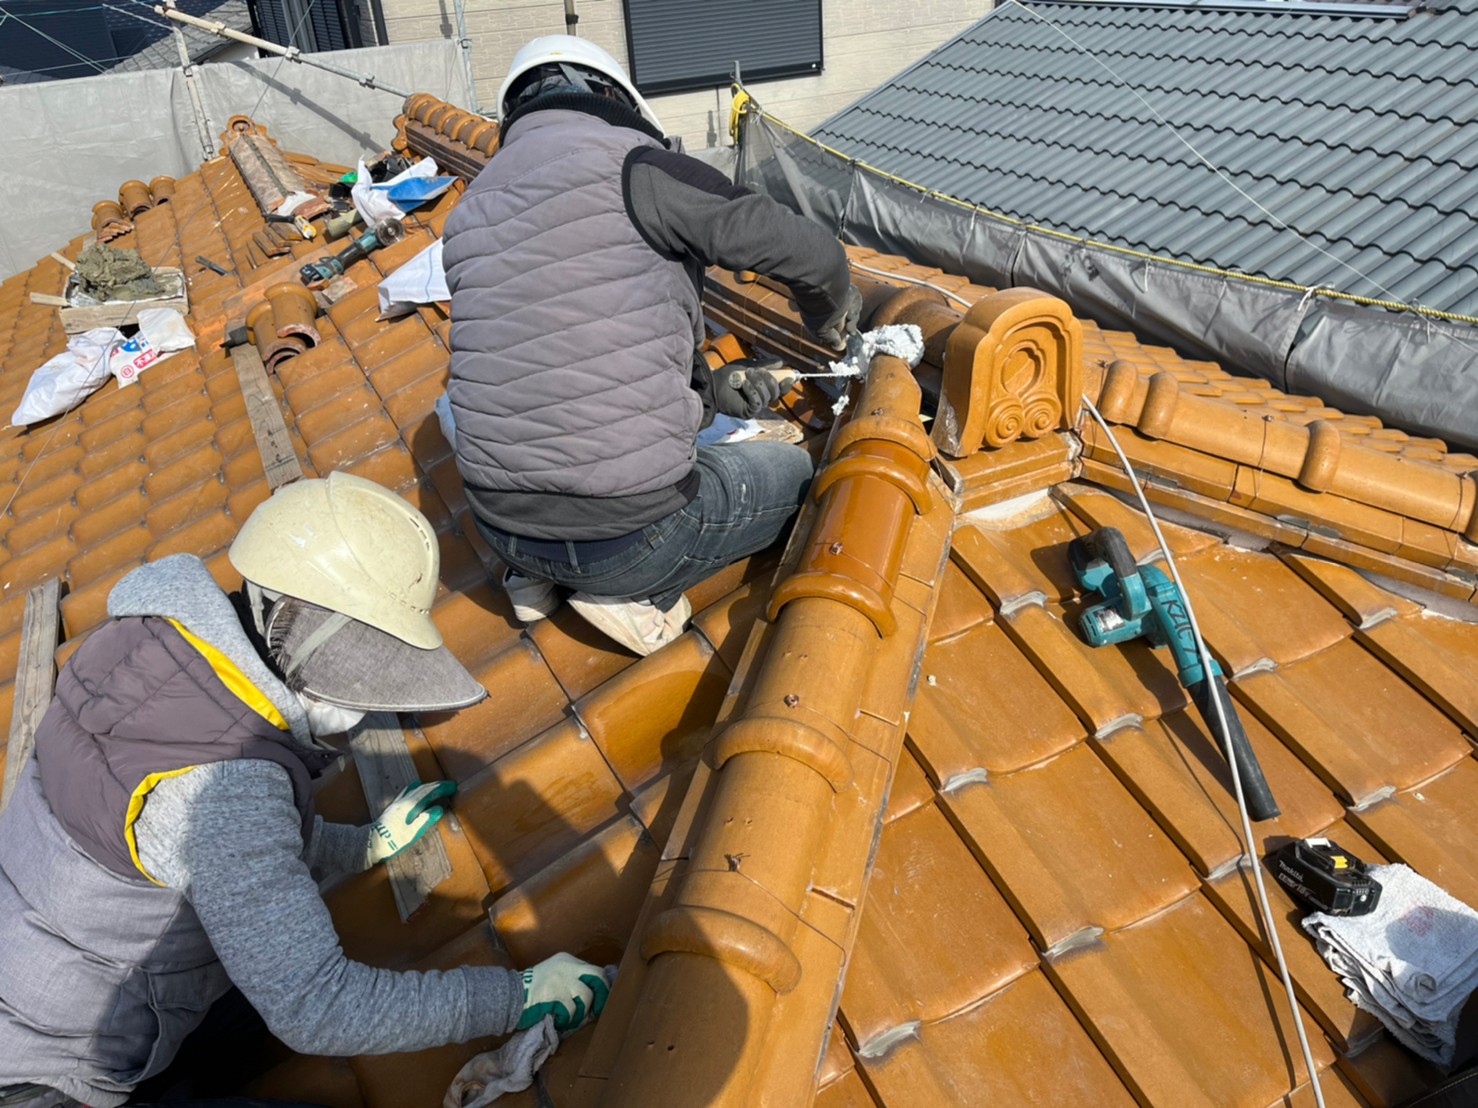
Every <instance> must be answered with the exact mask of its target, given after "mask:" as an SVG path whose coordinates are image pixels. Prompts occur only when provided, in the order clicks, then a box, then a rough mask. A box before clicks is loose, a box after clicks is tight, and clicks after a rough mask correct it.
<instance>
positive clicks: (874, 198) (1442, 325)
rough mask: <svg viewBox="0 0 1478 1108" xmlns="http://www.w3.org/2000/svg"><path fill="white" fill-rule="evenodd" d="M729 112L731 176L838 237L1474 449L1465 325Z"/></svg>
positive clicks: (1473, 360) (1476, 436)
mask: <svg viewBox="0 0 1478 1108" xmlns="http://www.w3.org/2000/svg"><path fill="white" fill-rule="evenodd" d="M743 119H744V124H743V127H744V129H743V134H742V138H741V142H740V154H739V161H738V170H737V173H736V178H735V179H736V180H737V181H738V182H739V183H740V184H744V185H748V186H749V187H750V188H753V189H755V190H756V191H758V192H763V193H766V194H768V195H770V196H773V197H774V198H775V199H776V200H779V201H781V202H782V203H784V204H787V205H788V206H790V207H792V208H794V209H795V210H796V211H798V212H801V213H802V214H804V215H806V216H809V217H810V218H812V219H814V220H816V221H817V222H818V223H821V224H824V225H825V226H827V227H831V228H833V229H834V230H835V231H836V233H837V235H838V236H839V237H841V239H842V240H843V241H844V242H850V243H853V244H856V245H859V246H867V247H871V248H872V249H874V250H878V251H880V252H883V253H889V254H903V255H907V256H908V257H910V258H912V259H913V260H914V261H916V262H918V263H920V264H923V265H931V266H937V267H938V268H939V269H942V270H945V271H946V272H949V273H956V274H960V275H962V276H965V277H968V278H970V280H972V281H974V282H976V283H978V284H984V285H990V286H993V287H996V288H1009V287H1012V286H1019V285H1027V286H1032V287H1035V288H1039V289H1042V290H1044V291H1047V292H1050V293H1052V294H1053V295H1055V296H1060V297H1062V299H1064V300H1066V301H1067V302H1068V303H1069V304H1071V305H1072V307H1073V310H1074V311H1075V312H1077V313H1078V314H1080V315H1082V316H1084V317H1085V318H1088V319H1092V320H1093V321H1095V322H1096V323H1099V324H1100V325H1102V326H1105V327H1110V328H1116V329H1122V330H1129V331H1133V332H1135V333H1136V334H1138V335H1140V336H1141V337H1143V338H1145V339H1148V340H1151V341H1154V342H1162V343H1165V344H1166V345H1168V346H1171V347H1174V348H1175V349H1176V350H1177V351H1179V352H1180V353H1181V354H1182V355H1183V356H1186V357H1191V358H1207V359H1211V360H1214V361H1217V362H1220V363H1221V364H1222V365H1224V366H1225V367H1226V368H1227V369H1228V370H1229V371H1231V372H1237V373H1251V374H1255V375H1257V376H1259V377H1263V378H1265V379H1267V380H1269V381H1271V382H1273V384H1275V385H1277V386H1278V387H1279V388H1281V389H1284V390H1286V391H1289V392H1301V393H1317V394H1318V395H1319V396H1320V397H1321V398H1322V399H1324V400H1325V401H1327V402H1328V403H1330V404H1331V405H1335V406H1337V407H1339V408H1341V409H1343V410H1345V411H1349V412H1359V413H1366V414H1370V415H1375V416H1379V417H1380V418H1381V419H1382V420H1384V421H1385V422H1387V423H1389V424H1391V425H1393V426H1396V427H1401V428H1403V429H1405V430H1407V431H1413V432H1420V433H1424V434H1432V435H1437V436H1439V437H1441V438H1444V439H1446V440H1447V441H1448V442H1449V443H1450V444H1452V445H1453V446H1455V447H1463V448H1466V449H1475V448H1478V328H1475V327H1471V326H1468V325H1465V324H1461V323H1448V322H1443V321H1440V320H1435V319H1427V318H1424V317H1421V316H1418V315H1415V314H1398V313H1393V312H1388V311H1385V310H1383V309H1379V308H1371V307H1362V306H1359V305H1355V304H1351V303H1348V302H1344V301H1339V300H1330V299H1328V298H1326V297H1321V296H1318V295H1314V294H1304V293H1302V292H1299V291H1295V290H1289V289H1282V288H1275V287H1271V286H1268V285H1262V284H1257V283H1253V282H1249V281H1244V280H1238V279H1237V278H1235V277H1233V276H1228V275H1225V274H1218V273H1209V272H1200V271H1197V270H1192V269H1187V268H1185V267H1183V266H1176V265H1172V264H1167V263H1164V262H1159V261H1156V260H1152V259H1144V258H1138V257H1134V256H1131V255H1128V254H1123V253H1119V252H1116V251H1113V250H1106V249H1103V248H1100V247H1096V246H1091V245H1088V244H1086V243H1082V242H1078V241H1074V240H1070V239H1064V238H1059V237H1057V236H1055V235H1050V234H1044V233H1042V232H1040V231H1036V230H1032V229H1030V228H1027V227H1024V226H1021V225H1019V224H1014V223H1012V222H1010V221H1007V220H1001V219H995V218H992V217H990V216H988V215H984V214H982V213H980V212H978V211H977V210H975V209H973V208H970V207H968V206H964V205H961V204H957V203H954V202H952V201H950V200H947V199H944V198H943V197H940V196H938V195H933V194H927V193H924V192H921V191H919V190H918V189H915V188H910V187H909V186H907V185H904V184H901V183H899V182H896V181H893V180H890V179H889V178H887V177H886V176H884V175H882V174H879V173H876V172H874V171H872V170H869V169H866V168H864V167H862V166H859V165H858V164H857V163H855V162H853V161H850V160H849V159H847V158H844V157H839V156H838V155H835V154H832V153H830V152H828V151H826V150H824V149H822V148H820V147H818V146H817V145H815V144H814V143H811V142H809V141H807V140H805V139H804V138H801V137H799V136H797V135H795V134H793V133H791V132H789V131H786V130H784V129H782V128H779V127H775V126H773V125H772V124H771V123H770V122H769V121H768V120H767V119H766V118H765V117H764V116H763V115H762V114H759V113H756V112H749V113H746V114H745V115H744V117H743Z"/></svg>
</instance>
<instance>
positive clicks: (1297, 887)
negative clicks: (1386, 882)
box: [1268, 839, 1380, 916]
mask: <svg viewBox="0 0 1478 1108" xmlns="http://www.w3.org/2000/svg"><path fill="white" fill-rule="evenodd" d="M1268 864H1269V865H1270V866H1271V867H1272V870H1273V876H1274V877H1276V878H1277V879H1278V884H1280V885H1282V886H1283V887H1284V888H1285V889H1287V890H1288V891H1289V893H1291V894H1292V895H1293V897H1294V899H1296V900H1298V901H1300V902H1301V903H1303V904H1305V905H1307V906H1308V907H1311V908H1314V909H1316V910H1318V911H1320V912H1323V913H1324V914H1325V915H1330V916H1363V915H1366V914H1367V913H1370V912H1373V911H1375V907H1376V905H1377V904H1379V903H1380V882H1379V881H1377V880H1376V879H1375V878H1374V877H1371V876H1370V874H1369V873H1368V872H1367V867H1366V865H1365V863H1364V862H1362V861H1360V859H1359V858H1356V857H1355V856H1354V855H1353V854H1351V853H1350V852H1349V851H1348V850H1345V849H1343V848H1342V847H1341V846H1340V845H1339V844H1338V843H1335V842H1332V841H1331V840H1329V839H1295V840H1294V841H1293V842H1291V843H1289V844H1288V845H1287V846H1284V847H1280V848H1279V849H1278V850H1276V851H1274V852H1273V854H1272V855H1270V856H1269V858H1268Z"/></svg>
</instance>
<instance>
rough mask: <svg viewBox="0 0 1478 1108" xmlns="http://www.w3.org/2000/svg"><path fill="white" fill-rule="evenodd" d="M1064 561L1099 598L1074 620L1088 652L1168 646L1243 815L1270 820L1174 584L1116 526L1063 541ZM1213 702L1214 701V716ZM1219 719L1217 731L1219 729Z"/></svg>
mask: <svg viewBox="0 0 1478 1108" xmlns="http://www.w3.org/2000/svg"><path fill="white" fill-rule="evenodd" d="M1068 558H1069V559H1070V560H1071V562H1072V566H1073V575H1074V576H1075V577H1076V578H1077V579H1078V584H1079V585H1081V586H1082V587H1083V589H1084V590H1086V591H1087V592H1090V593H1096V594H1098V595H1099V596H1101V597H1103V600H1102V601H1101V602H1100V603H1097V604H1093V605H1091V606H1090V607H1089V608H1088V609H1087V610H1086V611H1085V612H1083V614H1082V616H1081V617H1079V620H1078V624H1079V626H1080V627H1081V628H1082V630H1083V637H1084V638H1085V639H1087V640H1088V642H1089V643H1090V644H1091V645H1093V646H1107V645H1109V644H1110V643H1121V642H1129V641H1130V640H1132V639H1139V638H1143V639H1148V640H1149V642H1150V645H1151V646H1168V647H1170V653H1171V655H1172V656H1173V657H1174V658H1175V669H1176V672H1177V675H1178V676H1179V677H1180V683H1181V684H1182V685H1184V686H1185V687H1186V691H1188V692H1189V693H1190V694H1191V699H1192V700H1193V701H1195V703H1196V707H1197V708H1198V709H1199V710H1200V712H1201V718H1202V719H1203V720H1205V721H1206V726H1207V727H1208V728H1209V729H1210V731H1211V734H1212V735H1213V736H1214V737H1215V738H1216V739H1217V740H1218V741H1219V742H1220V743H1221V744H1222V749H1223V751H1224V752H1228V751H1229V753H1227V757H1228V759H1229V760H1230V758H1231V757H1232V756H1233V755H1235V757H1236V761H1237V768H1238V769H1239V770H1240V775H1241V778H1242V794H1243V796H1244V797H1245V798H1246V800H1247V811H1248V814H1250V815H1251V816H1252V818H1253V819H1254V820H1259V821H1261V820H1267V819H1272V818H1274V817H1275V816H1277V815H1278V804H1277V801H1275V800H1274V799H1273V794H1272V791H1271V790H1270V789H1269V788H1268V782H1267V779H1266V778H1264V777H1263V774H1262V766H1260V765H1258V762H1257V755H1256V754H1254V753H1253V752H1252V744H1251V743H1249V742H1248V741H1247V732H1246V731H1244V730H1243V729H1242V720H1241V718H1240V717H1239V716H1238V715H1237V708H1236V705H1235V704H1233V702H1232V698H1231V697H1230V696H1229V695H1228V694H1227V687H1226V682H1225V681H1224V680H1223V679H1222V673H1221V667H1220V666H1218V665H1217V664H1216V660H1215V659H1214V658H1210V657H1208V658H1207V661H1209V662H1210V663H1211V671H1210V673H1207V672H1206V670H1205V668H1204V667H1203V666H1202V665H1201V654H1200V651H1198V650H1197V649H1196V636H1195V633H1194V632H1193V631H1192V630H1191V620H1190V616H1189V615H1187V614H1186V607H1185V598H1184V597H1183V596H1181V593H1180V589H1178V588H1177V587H1176V585H1175V582H1174V581H1172V580H1171V579H1170V578H1169V577H1168V576H1167V575H1166V574H1165V573H1164V571H1163V570H1161V569H1159V568H1158V567H1157V566H1141V565H1139V564H1137V563H1136V562H1135V561H1134V555H1133V554H1131V553H1130V552H1129V544H1128V543H1127V542H1125V541H1124V535H1123V533H1122V532H1121V531H1119V529H1118V528H1116V527H1101V528H1099V529H1098V530H1097V531H1094V532H1092V533H1091V534H1088V535H1084V536H1083V537H1082V538H1080V539H1073V541H1072V542H1070V543H1068ZM1213 697H1215V698H1216V701H1219V702H1220V703H1221V707H1222V710H1221V712H1220V713H1218V712H1217V710H1216V701H1213V699H1212V698H1213ZM1223 717H1224V718H1225V719H1226V728H1225V730H1223V728H1222V725H1221V720H1222V718H1223Z"/></svg>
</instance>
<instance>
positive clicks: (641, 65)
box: [626, 0, 822, 95]
mask: <svg viewBox="0 0 1478 1108" xmlns="http://www.w3.org/2000/svg"><path fill="white" fill-rule="evenodd" d="M626 41H627V43H628V44H629V45H630V52H631V77H632V80H633V81H634V82H635V83H636V87H637V88H638V89H640V90H641V91H642V93H643V94H644V95H645V94H649V93H660V92H681V91H683V90H685V89H699V88H716V87H718V86H720V85H725V84H728V82H729V79H730V77H731V76H732V74H733V71H734V63H735V61H737V62H738V63H739V67H740V71H741V72H742V74H743V76H744V79H745V80H747V81H755V80H761V79H768V78H775V77H802V76H807V75H811V74H816V73H820V72H821V60H822V59H821V0H744V2H742V3H734V2H733V0H626Z"/></svg>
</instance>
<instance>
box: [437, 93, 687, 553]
mask: <svg viewBox="0 0 1478 1108" xmlns="http://www.w3.org/2000/svg"><path fill="white" fill-rule="evenodd" d="M659 145H660V143H659V142H658V141H657V140H656V139H653V138H651V137H649V136H648V135H645V134H642V133H641V132H639V131H636V130H633V129H630V128H627V127H619V126H613V125H612V124H610V123H607V122H605V121H603V120H601V119H597V118H595V117H594V116H591V115H587V114H585V113H583V112H578V111H569V110H563V109H546V110H543V111H535V112H531V113H530V114H528V115H526V116H524V117H522V118H521V119H519V120H517V121H516V122H515V124H514V126H513V127H511V128H510V130H509V133H508V135H507V138H506V141H505V142H504V144H503V146H502V148H501V149H500V150H499V151H498V153H497V155H496V156H495V157H494V158H493V159H492V161H491V162H489V164H488V167H487V168H486V169H485V170H483V172H482V173H481V174H480V175H479V176H478V178H477V179H476V180H475V181H474V182H473V183H472V185H471V186H470V187H469V188H468V190H467V193H466V195H465V196H463V197H462V200H461V202H460V203H458V205H457V207H456V209H455V210H454V211H453V212H452V215H451V217H450V218H449V219H448V220H447V225H446V246H445V253H444V261H445V265H446V272H447V284H448V286H449V287H450V288H451V291H452V334H451V346H452V358H451V383H450V386H449V387H448V393H449V395H450V399H451V405H452V410H453V412H454V414H455V416H456V425H457V431H456V438H457V442H456V452H457V464H458V466H459V467H460V469H461V473H462V476H463V479H464V480H465V481H466V483H467V485H468V486H469V492H470V493H472V494H473V495H472V499H473V503H474V507H477V506H479V503H480V502H479V498H478V497H477V495H476V492H477V490H479V489H481V490H493V491H495V492H497V493H501V494H518V493H526V494H531V495H530V497H529V500H528V503H530V504H531V505H533V504H535V502H539V503H542V504H543V505H544V508H543V509H542V510H541V509H531V510H530V511H528V512H526V513H520V514H519V515H517V516H508V517H505V518H501V519H500V518H492V519H490V522H492V523H493V524H495V525H497V526H500V527H503V528H504V529H505V530H511V531H513V532H514V533H515V534H527V535H535V536H537V537H547V538H572V539H580V538H602V537H608V536H609V535H610V534H616V533H623V532H625V531H631V530H635V529H636V528H638V527H640V526H642V525H644V524H646V523H650V522H653V521H654V520H655V519H659V518H661V517H662V516H663V515H666V514H668V513H670V512H672V511H675V510H677V509H678V508H681V507H682V506H683V505H684V504H685V503H687V501H688V500H690V499H691V498H692V490H691V489H690V488H688V489H682V490H680V489H679V488H678V486H680V485H682V483H683V482H684V479H685V478H687V477H688V476H689V475H690V473H691V471H692V467H693V461H694V458H695V456H696V454H695V446H694V442H695V439H696V437H697V433H698V428H699V425H700V423H701V420H702V415H703V406H702V402H701V400H700V398H699V396H698V394H697V393H695V392H694V391H693V388H692V386H691V379H692V367H693V354H694V351H695V349H696V348H697V346H698V344H699V343H701V340H702V336H703V319H702V314H701V311H700V308H699V292H698V288H697V286H696V283H695V281H694V278H693V274H692V272H691V271H690V269H689V268H688V267H687V266H686V265H685V264H684V262H683V261H682V260H680V259H673V258H668V257H664V256H662V255H659V254H658V253H657V252H656V251H655V250H653V249H652V247H650V246H649V245H647V243H646V241H645V240H644V239H643V238H642V236H641V233H640V232H639V231H638V230H637V228H636V226H635V225H634V224H633V223H632V220H631V217H630V216H629V215H628V214H627V210H626V203H625V197H624V190H623V187H622V168H623V164H624V162H625V159H626V156H627V154H628V153H630V152H631V151H632V150H633V149H636V148H637V147H640V146H659ZM550 495H554V496H563V497H570V498H574V500H573V501H572V503H575V504H579V503H581V502H582V501H583V502H584V507H585V509H586V511H584V512H583V515H584V517H585V518H593V517H601V518H603V519H612V513H611V511H610V508H611V505H610V504H600V503H591V502H590V501H591V499H592V498H594V499H596V500H599V499H607V498H608V499H611V500H613V501H614V502H615V503H616V504H621V503H623V502H624V503H627V504H629V505H630V508H631V510H630V512H629V513H627V515H626V517H625V519H624V521H623V522H622V523H621V524H619V525H616V524H615V523H614V520H612V525H609V526H604V527H597V528H596V529H595V530H594V531H592V530H591V529H589V528H586V529H584V531H583V533H578V532H580V531H581V528H580V527H579V526H578V525H577V526H575V527H574V528H573V529H572V528H570V527H569V526H562V524H566V523H568V522H569V521H577V520H578V519H580V518H581V515H582V513H580V512H576V513H565V519H564V520H559V519H558V518H557V517H558V515H559V514H560V513H558V512H557V511H556V512H554V513H552V515H553V516H554V517H556V518H555V519H554V522H553V524H552V525H551V526H548V527H540V526H539V523H540V521H541V520H542V521H546V522H547V521H549V520H550V519H551V512H550V511H548V510H547V500H541V497H542V498H547V497H549V496H550ZM519 502H520V501H519V498H518V497H517V496H516V495H505V496H503V497H502V498H499V497H496V496H495V497H491V498H484V500H483V501H482V502H481V503H482V505H483V506H484V507H486V505H487V504H488V503H492V504H493V505H494V507H493V508H492V510H491V511H484V512H483V513H482V514H483V515H484V516H485V517H486V516H490V515H491V516H494V517H496V516H497V515H498V514H499V513H500V511H502V512H506V513H512V512H514V511H516V510H517V509H516V508H514V507H509V505H517V504H518V503H519ZM602 532H603V533H602Z"/></svg>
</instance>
